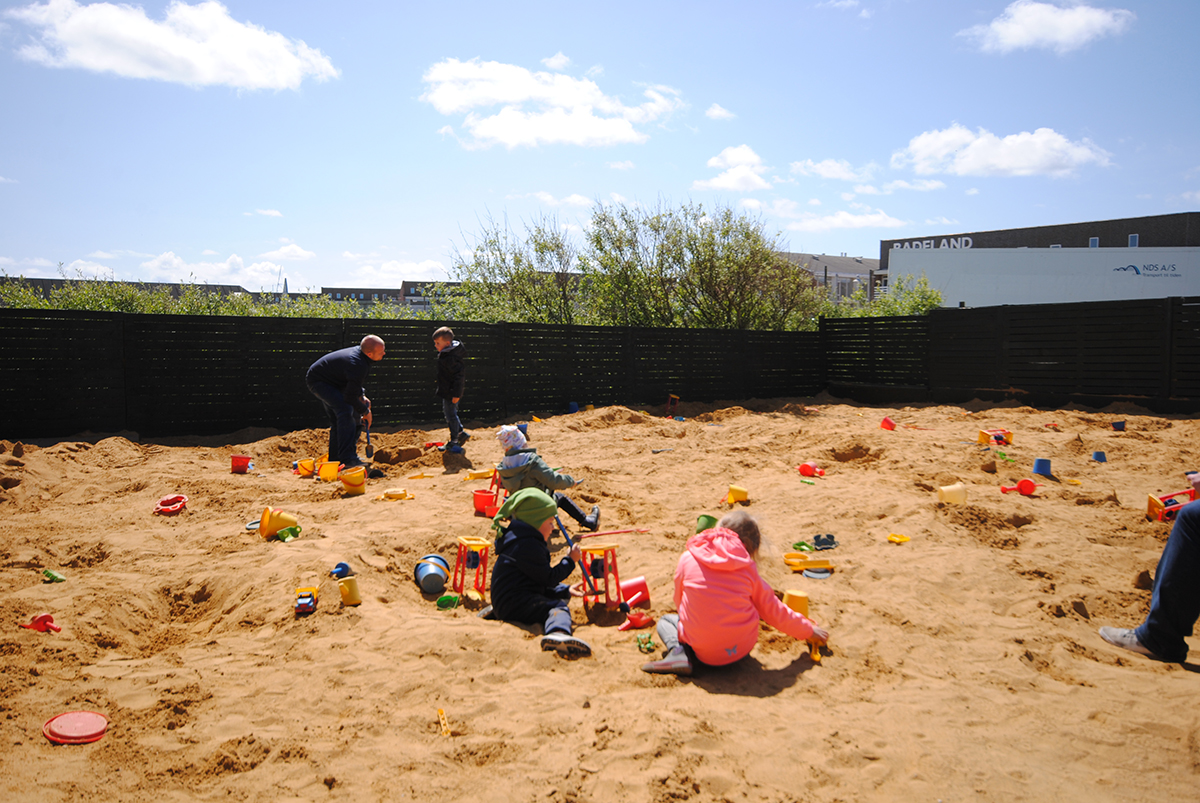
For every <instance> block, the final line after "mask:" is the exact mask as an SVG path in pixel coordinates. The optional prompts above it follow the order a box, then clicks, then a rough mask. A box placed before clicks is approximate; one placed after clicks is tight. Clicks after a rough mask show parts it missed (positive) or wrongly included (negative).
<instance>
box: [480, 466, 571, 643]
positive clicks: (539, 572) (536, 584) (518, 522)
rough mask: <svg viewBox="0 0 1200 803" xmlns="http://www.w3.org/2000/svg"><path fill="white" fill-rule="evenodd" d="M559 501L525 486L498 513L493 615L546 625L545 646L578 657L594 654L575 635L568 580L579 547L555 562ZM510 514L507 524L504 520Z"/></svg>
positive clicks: (544, 629)
mask: <svg viewBox="0 0 1200 803" xmlns="http://www.w3.org/2000/svg"><path fill="white" fill-rule="evenodd" d="M556 511H557V506H556V505H555V504H554V500H553V499H551V498H550V497H549V496H547V495H546V494H545V493H543V492H542V491H539V490H538V489H536V488H523V489H522V490H520V491H517V492H516V493H515V494H513V495H512V496H510V497H508V500H507V501H505V503H504V506H503V507H501V508H500V510H499V511H498V512H497V513H496V516H495V518H494V519H493V521H494V522H495V529H496V530H497V531H501V530H502V529H503V531H502V532H500V534H499V535H498V536H497V538H496V546H495V549H494V550H493V554H495V556H496V562H495V564H494V567H493V568H492V616H493V618H495V619H503V620H505V621H508V622H521V623H524V624H531V625H533V624H542V632H543V633H544V634H545V635H543V636H542V649H543V650H555V651H556V652H558V654H559V655H562V656H566V657H572V658H574V657H579V656H585V655H591V654H592V648H591V647H590V646H588V643H587V642H585V641H583V640H581V639H578V638H575V637H574V636H572V635H571V612H570V610H569V609H568V607H567V606H568V602H569V601H570V598H571V592H570V589H569V588H568V586H566V585H565V584H564V583H563V581H564V580H566V579H567V578H568V577H570V575H571V572H573V571H575V564H576V562H577V561H578V560H579V559H580V551H579V547H578V546H577V545H576V546H572V547H571V552H570V555H569V556H568V557H565V558H563V559H562V560H560V561H559V562H558V563H555V564H553V565H552V564H551V563H550V546H549V543H550V534H551V533H552V532H553V531H554V514H555V512H556ZM504 519H508V520H509V523H508V527H507V528H502V527H501V524H500V522H501V521H503V520H504Z"/></svg>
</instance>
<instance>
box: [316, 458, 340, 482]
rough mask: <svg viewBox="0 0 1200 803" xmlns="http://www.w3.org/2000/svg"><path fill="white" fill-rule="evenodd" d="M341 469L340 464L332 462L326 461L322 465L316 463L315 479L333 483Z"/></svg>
mask: <svg viewBox="0 0 1200 803" xmlns="http://www.w3.org/2000/svg"><path fill="white" fill-rule="evenodd" d="M341 467H342V464H341V463H337V462H334V461H333V460H328V461H326V462H324V463H318V464H317V478H318V479H321V480H324V481H325V482H333V481H334V480H336V479H337V477H338V471H339V470H340V469H341Z"/></svg>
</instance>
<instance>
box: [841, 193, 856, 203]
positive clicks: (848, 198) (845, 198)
mask: <svg viewBox="0 0 1200 803" xmlns="http://www.w3.org/2000/svg"><path fill="white" fill-rule="evenodd" d="M842 200H843V201H853V200H854V193H852V192H843V193H842Z"/></svg>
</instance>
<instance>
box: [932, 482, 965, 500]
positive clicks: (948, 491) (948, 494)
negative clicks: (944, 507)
mask: <svg viewBox="0 0 1200 803" xmlns="http://www.w3.org/2000/svg"><path fill="white" fill-rule="evenodd" d="M938 501H939V502H945V503H947V504H950V505H961V504H962V503H963V502H965V501H967V486H965V485H963V484H962V483H961V482H956V483H954V484H953V485H944V486H942V487H941V488H938Z"/></svg>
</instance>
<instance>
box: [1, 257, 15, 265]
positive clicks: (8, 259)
mask: <svg viewBox="0 0 1200 803" xmlns="http://www.w3.org/2000/svg"><path fill="white" fill-rule="evenodd" d="M15 264H17V263H16V262H14V261H13V259H12V257H0V265H15Z"/></svg>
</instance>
